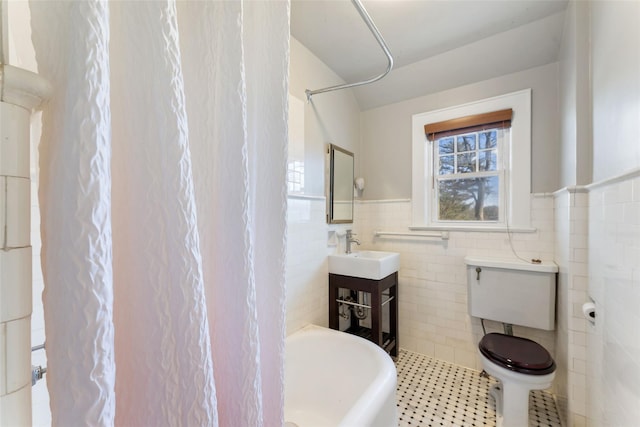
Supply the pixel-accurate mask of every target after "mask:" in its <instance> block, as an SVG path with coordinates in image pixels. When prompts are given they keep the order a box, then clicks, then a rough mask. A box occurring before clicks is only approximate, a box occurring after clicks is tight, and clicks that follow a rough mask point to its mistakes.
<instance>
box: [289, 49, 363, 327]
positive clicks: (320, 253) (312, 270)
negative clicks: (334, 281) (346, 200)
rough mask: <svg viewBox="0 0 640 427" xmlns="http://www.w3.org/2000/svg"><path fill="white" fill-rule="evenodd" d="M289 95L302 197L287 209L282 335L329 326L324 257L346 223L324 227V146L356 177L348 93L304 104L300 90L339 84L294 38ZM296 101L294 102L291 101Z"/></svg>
mask: <svg viewBox="0 0 640 427" xmlns="http://www.w3.org/2000/svg"><path fill="white" fill-rule="evenodd" d="M290 63H291V65H290V73H289V83H290V89H289V91H290V94H291V95H292V96H294V97H296V98H299V99H302V100H304V148H303V151H304V163H305V164H304V174H305V177H304V182H305V191H304V194H300V195H290V196H289V198H288V209H287V228H288V230H287V276H286V280H287V284H286V289H287V291H286V292H287V295H286V308H287V334H290V333H292V332H295V331H296V330H298V329H300V328H301V327H303V326H304V325H306V324H308V323H313V324H316V325H320V326H328V306H327V299H328V274H329V273H328V266H327V255H328V254H329V253H332V252H334V251H336V250H344V249H343V246H342V245H343V244H344V238H341V239H340V246H328V244H327V242H328V240H329V236H330V234H332V233H335V232H338V233H340V234H343V233H344V230H345V229H346V228H351V225H328V224H327V223H326V218H325V211H326V200H325V158H326V153H325V150H326V146H327V144H328V143H329V142H332V143H335V144H337V145H339V146H340V147H343V148H345V149H347V150H349V151H351V152H353V153H354V154H355V173H356V176H357V174H358V173H359V163H360V162H359V160H360V156H359V142H360V110H359V109H358V105H357V103H356V100H355V97H354V96H353V94H352V92H351V91H350V90H342V91H338V92H330V93H324V94H319V95H316V96H314V97H313V99H312V101H311V103H307V102H306V97H305V94H304V91H305V89H311V90H313V89H319V88H323V87H326V86H331V85H336V84H341V83H344V82H343V81H342V80H340V78H338V76H337V75H336V74H335V73H334V72H333V71H331V70H330V69H329V68H328V67H327V66H326V65H325V64H324V63H322V62H321V61H320V60H319V59H318V58H317V57H315V56H314V55H313V54H312V53H311V52H310V51H309V50H308V49H307V48H306V47H304V46H303V45H302V44H300V43H299V42H298V41H297V40H296V39H295V38H293V37H292V38H291V62H290ZM294 102H295V101H294Z"/></svg>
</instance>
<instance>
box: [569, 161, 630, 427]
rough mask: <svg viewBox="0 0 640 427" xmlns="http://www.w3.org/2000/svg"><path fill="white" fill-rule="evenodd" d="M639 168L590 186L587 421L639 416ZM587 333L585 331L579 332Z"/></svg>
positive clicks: (616, 421)
mask: <svg viewBox="0 0 640 427" xmlns="http://www.w3.org/2000/svg"><path fill="white" fill-rule="evenodd" d="M639 175H640V173H639V172H638V171H636V173H635V174H629V175H628V176H627V178H626V179H622V180H620V181H614V182H609V183H602V184H598V185H595V186H593V188H591V189H590V193H589V195H590V200H589V240H590V244H589V267H588V272H589V276H590V280H589V284H588V291H589V294H590V295H591V297H592V298H593V299H594V300H595V302H596V314H597V317H596V325H595V327H591V326H589V327H587V329H586V342H587V346H586V353H587V355H588V359H587V366H586V371H587V392H586V393H585V394H586V396H585V399H586V402H587V408H588V414H587V415H588V419H587V424H588V425H592V426H601V425H612V426H613V425H615V426H635V425H638V420H640V405H639V404H638V403H639V402H640V333H639V332H638V328H639V327H640V312H639V310H638V307H640V176H639ZM580 339H582V337H580Z"/></svg>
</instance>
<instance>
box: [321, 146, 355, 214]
mask: <svg viewBox="0 0 640 427" xmlns="http://www.w3.org/2000/svg"><path fill="white" fill-rule="evenodd" d="M328 152H329V196H328V197H327V223H329V224H352V223H353V179H354V174H355V171H354V166H355V165H354V155H353V153H352V152H350V151H347V150H345V149H344V148H340V147H338V146H337V145H334V144H329V150H328ZM336 153H342V154H345V155H347V156H350V157H351V177H350V180H349V190H348V191H349V194H350V195H351V215H350V218H347V219H345V218H337V219H336V218H335V213H336V206H335V201H334V195H335V194H336V191H335V190H336V188H335V186H336V175H339V173H338V174H336V161H335V160H336ZM338 172H340V171H338Z"/></svg>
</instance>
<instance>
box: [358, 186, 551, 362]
mask: <svg viewBox="0 0 640 427" xmlns="http://www.w3.org/2000/svg"><path fill="white" fill-rule="evenodd" d="M531 206H532V208H531V217H532V225H533V227H535V228H536V229H537V231H536V232H535V233H512V234H511V237H512V244H513V247H514V249H515V250H516V251H517V252H518V254H519V255H520V256H522V257H524V258H525V259H528V258H540V259H543V260H552V259H553V252H554V232H553V198H552V197H551V196H549V195H545V194H535V195H532V196H531ZM356 218H358V222H357V223H356V224H354V231H355V232H356V233H358V237H359V238H360V240H361V241H362V247H363V248H367V249H372V250H381V251H392V252H398V253H400V271H399V336H400V347H401V348H405V349H407V350H411V351H416V352H419V353H423V354H426V355H429V356H432V357H436V358H438V359H441V360H446V361H449V362H452V363H456V364H458V365H461V366H466V367H469V368H474V369H481V368H480V362H479V359H478V356H477V343H478V342H479V341H480V339H481V337H482V329H481V326H480V320H479V319H477V318H471V317H470V316H469V315H468V314H467V281H466V277H467V276H466V266H465V264H464V257H465V256H467V255H474V256H491V257H503V258H513V257H514V255H513V252H512V249H511V244H510V243H509V236H508V234H507V233H497V232H491V233H490V232H450V238H449V240H440V239H439V238H416V237H408V238H376V237H374V231H376V230H383V231H406V230H407V227H408V226H409V224H410V221H411V202H410V201H409V200H381V201H362V202H359V203H356ZM485 324H486V325H487V330H488V332H489V331H492V332H498V331H502V326H501V325H500V324H498V323H495V322H490V321H488V322H485ZM514 333H515V334H516V335H520V336H525V337H529V338H532V339H535V340H536V341H538V342H539V343H541V344H542V345H544V346H545V347H546V348H547V349H548V350H549V351H550V352H551V353H552V354H553V353H554V342H555V333H554V332H553V331H542V330H534V329H529V328H523V327H519V326H514Z"/></svg>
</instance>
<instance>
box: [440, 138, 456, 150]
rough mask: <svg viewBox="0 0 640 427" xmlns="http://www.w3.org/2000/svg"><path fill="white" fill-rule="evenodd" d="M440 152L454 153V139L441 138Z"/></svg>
mask: <svg viewBox="0 0 640 427" xmlns="http://www.w3.org/2000/svg"><path fill="white" fill-rule="evenodd" d="M438 150H439V151H440V154H450V153H453V137H450V138H440V139H439V140H438Z"/></svg>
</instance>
